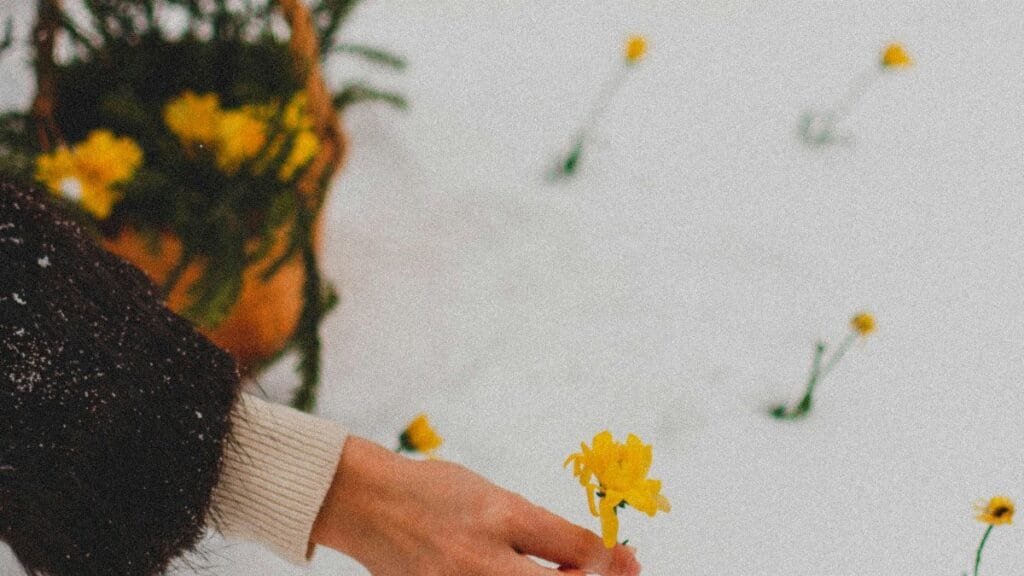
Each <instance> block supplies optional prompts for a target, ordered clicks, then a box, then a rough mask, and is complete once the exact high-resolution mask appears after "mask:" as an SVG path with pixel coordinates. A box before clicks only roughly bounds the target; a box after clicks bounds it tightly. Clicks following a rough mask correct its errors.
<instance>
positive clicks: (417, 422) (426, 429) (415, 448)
mask: <svg viewBox="0 0 1024 576" xmlns="http://www.w3.org/2000/svg"><path fill="white" fill-rule="evenodd" d="M443 441H444V440H443V439H442V438H441V436H439V435H438V434H437V432H436V431H435V430H434V428H433V427H432V426H431V425H430V420H428V419H427V415H426V414H420V415H418V416H416V418H413V420H412V422H410V423H409V425H408V426H406V428H405V431H404V432H402V436H401V437H400V439H399V442H401V447H400V449H401V450H405V451H407V452H420V453H423V454H431V453H433V452H434V451H435V450H437V449H438V448H440V447H441V443H442V442H443Z"/></svg>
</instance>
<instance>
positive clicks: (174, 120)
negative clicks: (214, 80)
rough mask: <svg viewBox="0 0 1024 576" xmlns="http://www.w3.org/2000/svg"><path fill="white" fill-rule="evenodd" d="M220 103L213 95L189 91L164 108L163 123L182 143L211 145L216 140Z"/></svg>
mask: <svg viewBox="0 0 1024 576" xmlns="http://www.w3.org/2000/svg"><path fill="white" fill-rule="evenodd" d="M220 114H221V111H220V101H219V100H218V98H217V95H216V94H214V93H209V94H202V95H197V94H196V93H195V92H192V91H191V90H189V91H187V92H185V93H184V94H182V95H181V96H179V97H177V98H175V99H174V100H171V101H170V102H168V103H167V105H166V106H164V123H165V124H167V128H168V129H170V131H171V132H172V133H173V134H174V135H175V136H177V137H178V138H179V139H181V141H182V143H184V144H186V145H189V144H193V143H196V144H212V143H213V142H214V141H215V140H216V139H217V134H218V124H219V121H220Z"/></svg>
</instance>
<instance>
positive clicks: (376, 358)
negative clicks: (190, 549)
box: [0, 0, 1024, 576]
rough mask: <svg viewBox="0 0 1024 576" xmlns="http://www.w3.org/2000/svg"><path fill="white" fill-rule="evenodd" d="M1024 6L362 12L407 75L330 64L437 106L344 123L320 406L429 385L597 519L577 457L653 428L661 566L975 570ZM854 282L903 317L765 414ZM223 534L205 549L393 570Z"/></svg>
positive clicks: (993, 556)
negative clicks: (830, 126) (578, 476)
mask: <svg viewBox="0 0 1024 576" xmlns="http://www.w3.org/2000/svg"><path fill="white" fill-rule="evenodd" d="M14 4H15V2H14V1H13V0H0V6H3V11H9V10H11V9H13V6H14ZM17 4H19V5H22V6H19V7H18V8H17V10H18V11H25V10H26V9H25V8H24V6H23V3H20V2H19V3H17ZM24 4H29V3H24ZM22 21H24V19H23V20H22ZM1022 24H1024V4H1022V3H1020V2H1014V1H1010V0H1005V1H1001V2H959V3H958V2H941V3H940V2H928V1H924V0H920V1H916V2H902V3H893V2H883V1H863V0H860V1H844V2H808V1H787V2H777V3H770V2H741V1H733V0H695V1H692V2H630V3H623V2H611V1H602V2H571V3H569V2H559V3H529V4H528V3H526V2H498V1H493V2H472V3H471V2H449V3H427V2H398V3H395V2H384V1H382V0H366V2H365V3H364V4H363V5H362V6H361V7H360V8H359V9H358V10H357V12H356V13H355V16H354V19H353V20H352V21H351V23H350V24H349V26H348V27H347V28H346V35H347V38H349V39H350V40H351V41H354V42H365V43H371V44H379V45H381V46H384V47H387V48H389V49H391V50H394V51H396V52H399V53H402V54H404V55H406V56H407V57H408V58H409V60H410V61H411V67H410V69H409V70H408V71H406V72H405V73H402V74H400V75H392V74H388V73H384V72H378V71H375V70H373V69H371V68H367V67H365V66H363V65H360V64H358V63H355V62H353V61H351V60H342V61H339V62H337V63H335V64H334V65H332V66H331V67H330V75H331V76H332V77H333V78H335V79H336V80H340V79H343V78H349V77H352V76H360V77H367V78H372V79H374V80H376V81H377V82H378V83H379V84H384V85H387V86H390V87H394V88H397V89H399V90H401V91H403V92H404V93H405V94H406V95H407V96H408V97H409V99H410V100H411V102H412V105H413V107H412V109H411V110H410V111H409V112H408V113H405V114H403V113H398V112H394V111H392V110H390V109H387V108H384V107H382V106H365V107H360V108H354V109H352V110H351V112H350V113H348V114H347V115H346V118H345V120H344V124H345V126H346V128H347V130H348V131H349V133H350V135H351V138H352V143H353V146H352V153H351V156H350V158H349V163H348V165H347V167H346V169H345V171H344V172H343V174H342V176H341V177H340V178H339V179H338V181H337V183H336V185H335V190H334V192H333V196H332V199H331V204H330V207H329V214H328V223H329V224H328V226H327V237H326V251H325V258H324V260H325V265H326V268H327V270H328V274H329V276H330V277H331V278H332V279H334V280H335V281H336V282H337V285H338V286H339V288H340V290H341V293H342V299H343V303H342V306H341V307H340V310H339V311H338V312H337V313H336V314H335V315H334V316H332V317H331V319H330V320H329V322H328V325H327V328H326V334H325V342H326V347H327V350H328V352H327V359H326V366H325V374H326V376H325V387H324V391H323V395H322V401H321V404H320V414H321V415H323V416H325V417H329V418H332V419H336V420H338V421H341V422H343V423H345V424H346V425H348V426H349V427H350V428H351V430H352V431H353V432H355V433H357V434H360V435H363V436H367V437H369V438H372V439H375V440H377V441H380V442H382V443H385V444H389V445H390V444H393V443H394V441H395V435H396V433H397V431H398V430H399V429H401V427H402V426H403V425H404V423H405V422H406V421H407V420H409V419H410V418H411V417H412V416H414V415H415V414H416V413H418V412H420V411H425V412H427V413H429V414H430V415H431V417H432V420H433V421H434V423H435V424H436V426H437V427H438V429H439V430H440V432H441V433H442V434H443V435H444V436H445V438H446V446H445V447H444V449H443V451H442V455H443V456H444V457H445V458H448V459H450V460H453V461H457V462H460V463H462V464H464V465H466V466H469V467H470V468H472V469H474V470H476V471H478V472H480V473H482V474H484V475H485V476H487V477H488V478H490V479H492V480H494V481H496V482H498V483H500V484H502V485H504V486H507V487H509V488H511V489H513V490H516V491H519V492H521V493H523V494H524V495H526V496H527V497H529V498H530V499H532V500H534V501H535V502H537V503H539V504H541V505H544V506H546V507H548V508H550V509H552V510H553V511H555V512H557V513H559V514H562V515H564V516H567V517H569V518H570V519H572V520H574V521H577V522H579V523H582V524H584V525H586V526H589V527H592V528H594V529H597V521H596V520H595V519H592V518H591V517H590V516H589V514H588V513H587V508H586V504H585V499H584V495H583V491H582V490H581V488H580V486H579V485H578V484H577V483H576V481H575V480H574V479H573V478H572V476H571V474H570V473H569V472H567V471H566V470H563V469H562V466H561V465H562V461H563V459H564V458H565V456H566V455H567V454H568V453H570V452H572V451H575V450H576V449H578V446H579V442H580V441H581V440H587V441H588V442H589V440H590V438H591V437H592V436H593V435H594V434H595V433H596V432H598V431H600V430H602V429H605V428H609V429H611V430H612V431H613V432H614V433H615V434H616V436H617V437H621V436H625V434H626V433H627V432H634V433H636V434H638V435H639V436H640V437H641V438H643V439H644V440H645V441H647V442H650V443H652V444H653V445H654V467H653V470H652V476H654V477H657V478H661V479H662V480H663V481H664V492H665V494H666V495H667V496H668V497H669V498H670V499H671V500H672V503H673V505H674V511H673V512H672V513H671V514H668V515H659V516H658V517H656V518H654V519H648V518H646V517H642V516H641V515H640V514H638V513H636V512H635V511H633V512H630V513H626V514H625V515H624V516H623V522H622V531H621V535H622V536H623V537H628V538H629V539H630V542H631V544H633V545H635V546H636V547H637V548H638V549H639V557H640V560H641V562H642V563H643V564H644V566H645V573H646V574H654V575H676V574H680V575H688V574H694V575H696V574H720V575H737V576H740V575H742V576H746V575H755V574H756V575H786V576H847V575H849V576H853V575H858V576H861V575H879V576H882V575H918V574H920V575H929V576H931V575H947V576H953V575H957V574H960V573H961V572H962V571H965V570H968V569H969V568H970V567H971V566H972V562H973V553H974V550H975V547H976V546H977V543H978V540H979V539H980V537H981V534H982V532H983V529H984V526H982V525H981V524H979V523H977V522H976V521H975V520H974V519H973V512H972V504H973V503H974V502H975V501H976V500H978V499H981V498H987V497H990V496H992V495H995V494H999V493H1005V494H1007V495H1009V496H1011V497H1015V498H1017V499H1024V458H1022V457H1021V454H1022V451H1024V420H1022V418H1021V413H1022V411H1024V393H1022V392H1021V389H1022V383H1024V348H1022V342H1024V300H1022V297H1021V288H1022V282H1021V279H1022V273H1024V226H1022V225H1024V194H1022V192H1024V100H1022V99H1021V98H1022V94H1024V72H1022V68H1021V66H1022V62H1024V41H1022V39H1021V35H1020V30H1021V26H1022ZM632 32H639V33H643V34H645V35H646V36H647V37H648V39H649V41H650V53H649V57H648V58H647V59H646V60H645V61H644V62H643V63H642V65H640V66H639V67H638V68H636V69H635V70H634V72H633V74H632V75H631V77H630V78H629V80H628V82H627V83H626V86H625V88H624V90H623V91H622V92H621V93H620V97H619V98H617V99H616V100H615V101H614V102H613V103H612V105H611V106H610V108H609V109H608V110H607V114H606V115H605V117H604V121H603V122H602V123H601V124H600V126H599V130H598V132H597V133H596V134H595V136H596V137H595V139H594V141H593V142H592V146H591V147H590V148H589V149H588V154H587V155H586V156H585V158H584V160H583V165H582V168H581V172H580V174H579V175H578V177H577V178H575V179H574V180H572V181H570V182H568V183H565V184H560V185H551V184H549V183H547V182H545V181H544V179H543V175H544V172H545V170H546V169H547V168H548V166H549V164H550V162H551V161H552V160H553V159H554V158H555V157H556V156H557V154H558V152H559V151H561V150H563V149H564V148H565V147H566V146H567V145H568V144H569V140H570V138H571V135H572V133H573V131H574V130H575V128H576V127H577V124H578V123H579V121H580V120H581V119H582V117H583V116H584V115H585V113H586V110H587V106H588V104H589V103H590V102H592V100H593V98H594V96H595V95H596V92H597V91H598V90H599V88H600V86H601V85H602V84H603V83H604V82H605V81H606V80H607V79H608V78H609V77H610V76H611V75H612V74H613V73H614V72H615V70H616V69H617V67H618V66H619V63H620V58H621V56H620V50H621V44H622V42H623V40H624V39H625V37H626V35H628V34H629V33H632ZM892 40H899V41H901V42H903V43H904V44H905V45H906V46H907V48H908V49H909V50H910V52H911V53H912V55H913V56H914V57H915V58H916V60H917V66H916V67H915V68H913V69H912V70H909V71H907V72H904V73H898V74H889V75H887V76H885V77H884V78H882V79H881V80H880V81H879V82H877V83H876V84H875V85H873V86H872V87H871V89H869V90H868V91H867V92H866V93H865V95H864V98H863V100H862V101H861V102H860V106H859V107H858V108H857V109H856V110H855V111H854V113H853V114H852V115H851V117H850V118H849V120H848V121H847V122H846V127H847V128H848V130H849V131H850V132H851V133H853V134H854V135H855V136H856V141H855V143H854V144H853V145H852V146H845V147H832V148H825V149H812V148H808V147H806V146H805V145H803V144H801V143H800V142H799V141H798V139H797V138H796V135H795V130H796V127H797V121H798V117H799V115H800V114H801V112H802V111H804V110H805V109H808V108H815V107H820V106H822V105H825V104H827V103H828V102H829V101H830V100H832V99H834V98H837V97H839V95H840V94H841V93H842V92H843V91H844V90H845V88H846V86H847V85H848V83H849V82H851V81H853V80H854V78H855V77H856V76H857V75H858V74H861V73H862V72H864V71H865V70H869V69H871V68H872V67H873V66H874V65H875V59H876V58H877V53H878V51H879V50H880V49H881V47H882V46H883V45H884V44H885V43H886V42H888V41H892ZM2 70H3V71H4V74H5V77H9V78H10V80H9V81H7V82H5V83H4V85H3V86H0V97H2V100H0V102H2V103H3V104H4V105H5V106H13V105H21V104H23V103H24V102H25V101H26V99H27V97H28V96H27V89H28V88H27V86H28V84H29V77H28V72H27V69H26V68H25V66H24V65H23V64H22V63H20V62H18V61H17V60H12V59H11V58H10V57H8V58H7V59H5V60H4V61H3V62H2ZM861 309H866V310H870V311H872V312H874V313H875V314H876V316H877V318H878V323H879V329H878V331H877V333H876V334H875V335H873V336H872V337H870V338H869V339H867V340H866V341H864V342H863V343H862V344H858V345H856V346H855V347H854V349H852V350H851V351H850V353H849V354H848V356H847V358H846V360H845V361H844V362H843V363H842V364H841V365H840V366H839V368H838V369H837V370H836V371H835V372H834V373H833V374H832V376H831V377H830V378H829V379H828V380H827V381H826V382H825V383H824V384H823V385H822V387H821V389H820V391H819V395H818V397H817V406H816V409H815V412H814V413H813V414H812V416H811V418H809V419H808V420H806V421H804V422H800V423H792V424H786V423H779V422H776V421H773V420H771V419H769V418H767V417H766V416H765V409H766V408H767V407H768V406H769V405H770V404H772V403H773V402H775V401H782V400H794V399H796V398H797V397H798V396H799V392H800V388H801V386H802V384H803V381H804V378H805V375H806V372H807V368H808V364H809V362H810V355H811V351H812V346H813V343H814V341H815V340H816V339H818V338H826V339H828V340H829V341H830V342H837V341H838V340H839V338H841V337H842V335H843V334H844V332H845V330H846V325H847V320H848V318H849V316H850V315H851V314H852V313H854V312H856V311H858V310H861ZM292 383H293V376H292V373H291V371H290V369H289V368H288V367H287V366H286V367H282V368H280V369H277V370H274V371H273V372H271V373H270V374H268V375H266V376H265V377H264V378H263V381H262V384H263V386H264V387H265V388H266V389H268V390H269V391H270V392H271V395H272V396H274V397H276V398H285V397H286V395H287V390H288V388H289V387H290V386H291V384H292ZM208 549H209V550H210V553H209V555H208V557H207V558H206V559H205V561H202V562H201V564H202V565H203V569H201V570H197V571H195V572H193V571H191V570H190V569H182V570H180V571H179V572H178V573H179V574H182V575H190V574H193V573H195V574H204V575H210V574H214V575H218V576H221V575H222V576H243V575H250V574H270V575H291V574H300V573H309V574H314V575H324V576H326V575H328V574H330V575H337V574H355V575H358V574H365V571H363V570H362V569H361V568H359V567H358V566H357V565H355V564H354V563H353V562H352V561H350V560H348V559H346V558H344V557H343V556H341V555H339V554H336V553H334V552H332V551H329V550H325V551H321V552H320V553H319V555H318V557H317V559H316V561H315V562H314V563H313V565H312V566H311V567H310V568H309V569H308V571H307V572H303V571H302V570H301V569H298V568H294V567H291V566H288V565H287V564H285V563H284V562H282V561H280V560H278V559H276V558H275V557H274V556H272V555H271V554H270V553H269V552H265V551H263V550H262V549H260V548H258V547H255V546H250V545H245V544H237V543H225V542H223V541H222V540H219V539H215V538H213V539H211V540H210V541H209V542H208ZM6 554H7V553H6V552H4V553H3V559H0V572H2V573H4V574H8V573H11V572H13V573H15V574H17V573H19V572H18V570H17V569H15V568H14V563H13V561H11V560H10V559H9V557H8V556H6ZM1022 567H1024V531H1022V530H1021V528H1020V527H1018V526H1010V527H1000V528H998V529H997V530H996V531H995V532H994V534H993V535H992V537H991V539H990V540H989V544H988V547H987V549H986V554H985V559H984V563H983V565H982V572H983V573H984V574H1007V573H1010V572H1011V571H1013V570H1017V571H1020V570H1021V568H1022Z"/></svg>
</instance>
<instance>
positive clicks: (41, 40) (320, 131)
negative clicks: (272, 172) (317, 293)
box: [31, 0, 348, 209]
mask: <svg viewBox="0 0 1024 576" xmlns="http://www.w3.org/2000/svg"><path fill="white" fill-rule="evenodd" d="M277 3H278V5H279V7H280V9H281V12H282V14H283V15H284V18H285V20H286V21H287V22H288V25H289V26H290V27H291V38H290V39H289V41H288V48H289V51H290V52H291V54H292V62H293V65H294V66H295V70H296V72H298V75H299V77H300V78H305V82H306V93H307V98H308V105H309V113H310V116H311V118H312V120H313V129H314V131H315V132H316V135H317V138H318V139H319V140H320V149H319V150H318V151H317V154H316V156H314V157H313V160H312V161H311V162H310V164H309V166H308V168H307V169H306V171H305V172H304V173H303V176H302V178H301V179H300V180H299V182H298V188H299V191H300V192H301V193H302V194H303V195H304V196H306V198H307V199H309V201H310V203H311V205H312V207H314V208H315V209H319V208H320V205H321V204H322V203H323V197H322V195H323V191H322V190H321V183H322V182H326V181H329V180H330V178H331V177H332V176H334V174H335V173H337V171H338V170H339V169H340V168H341V164H342V162H343V160H344V158H345V153H346V152H347V149H348V143H347V141H346V139H345V135H344V133H343V132H342V131H341V126H340V125H339V124H338V116H337V114H336V112H335V110H334V106H333V104H332V102H331V93H330V91H329V90H328V89H327V85H326V84H325V82H324V77H323V73H322V71H321V69H320V60H319V52H320V51H319V46H318V45H317V37H316V31H315V30H314V28H313V20H312V17H311V15H310V13H309V9H307V8H306V7H305V5H303V3H302V2H301V0H277ZM60 13H61V0H39V10H38V16H37V20H36V25H35V28H34V30H33V35H32V43H33V45H34V46H35V56H36V95H35V98H34V99H33V101H32V108H31V115H32V119H33V120H34V122H35V127H36V138H37V139H38V142H39V146H40V147H41V148H42V149H43V150H45V151H49V150H52V149H54V148H56V147H57V146H59V145H60V144H62V143H63V138H62V137H61V134H60V130H59V129H58V127H57V122H56V120H55V118H54V110H55V108H56V106H57V82H56V73H57V66H56V63H55V61H54V54H53V52H54V44H55V41H56V36H57V32H58V30H59V29H60Z"/></svg>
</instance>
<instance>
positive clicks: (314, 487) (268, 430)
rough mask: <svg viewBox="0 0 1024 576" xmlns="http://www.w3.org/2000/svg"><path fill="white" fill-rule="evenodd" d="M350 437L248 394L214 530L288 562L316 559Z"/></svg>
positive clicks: (216, 501) (218, 491)
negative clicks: (318, 535) (314, 535)
mask: <svg viewBox="0 0 1024 576" xmlns="http://www.w3.org/2000/svg"><path fill="white" fill-rule="evenodd" d="M346 436H347V433H346V431H345V430H344V429H343V428H342V427H341V426H339V425H337V424H335V423H333V422H330V421H327V420H321V419H319V418H315V417H313V416H310V415H308V414H304V413H302V412H298V411H296V410H293V409H291V408H288V407H285V406H279V405H275V404H270V403H267V402H264V401H262V400H260V399H258V398H255V397H253V396H250V395H248V394H243V395H242V397H241V399H240V400H239V402H238V404H237V405H236V406H235V408H234V411H233V413H232V432H231V439H230V441H229V444H228V446H227V447H226V448H225V452H224V469H223V471H222V472H221V477H220V481H219V482H218V484H217V486H216V488H215V489H214V492H213V509H214V510H216V512H217V522H216V528H217V529H218V530H219V531H220V532H221V533H222V534H224V535H225V536H228V537H231V538H239V539H244V540H250V541H256V542H260V543H262V544H264V545H266V546H268V547H269V548H270V549H271V550H273V551H274V552H275V553H277V554H279V555H280V556H281V557H283V558H284V559H286V560H288V561H289V562H292V563H295V564H300V565H301V564H305V563H306V562H308V561H309V559H310V558H312V554H313V548H314V545H313V544H312V543H311V542H310V532H311V531H312V529H313V522H314V521H315V520H316V517H317V514H318V513H319V511H320V506H321V504H323V501H324V497H325V496H326V495H327V490H328V489H329V488H330V486H331V481H332V480H333V478H334V473H335V470H336V469H337V467H338V462H339V461H340V459H341V449H342V446H343V445H344V443H345V438H346Z"/></svg>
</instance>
